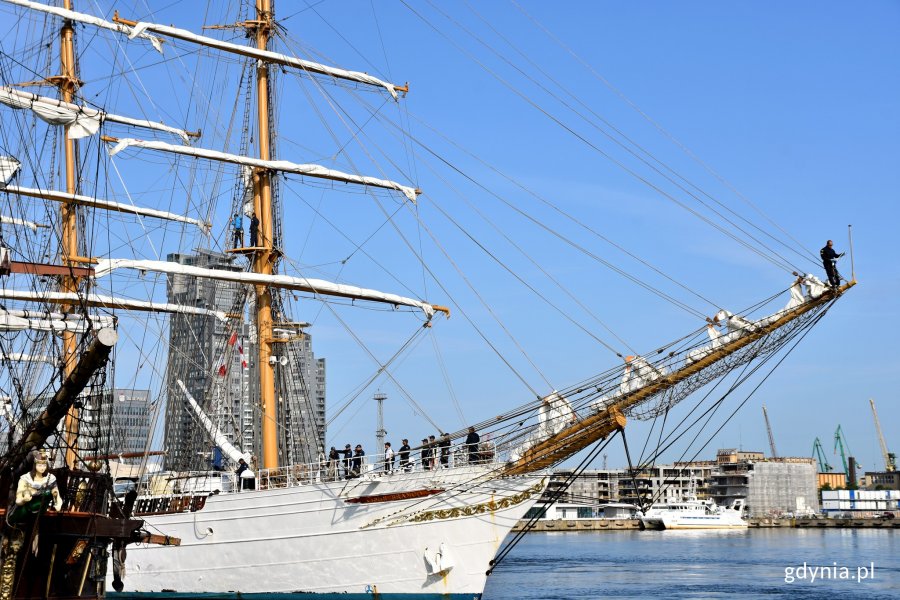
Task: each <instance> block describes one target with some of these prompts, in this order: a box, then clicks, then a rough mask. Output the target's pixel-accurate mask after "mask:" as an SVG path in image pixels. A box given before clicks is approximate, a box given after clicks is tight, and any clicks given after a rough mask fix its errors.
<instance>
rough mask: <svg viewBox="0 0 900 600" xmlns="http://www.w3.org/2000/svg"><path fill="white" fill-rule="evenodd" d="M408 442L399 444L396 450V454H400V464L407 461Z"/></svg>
mask: <svg viewBox="0 0 900 600" xmlns="http://www.w3.org/2000/svg"><path fill="white" fill-rule="evenodd" d="M409 450H410V448H409V444H403V445H402V446H400V450H398V451H397V454H398V455H399V456H400V464H401V465H405V464H406V463H408V462H409Z"/></svg>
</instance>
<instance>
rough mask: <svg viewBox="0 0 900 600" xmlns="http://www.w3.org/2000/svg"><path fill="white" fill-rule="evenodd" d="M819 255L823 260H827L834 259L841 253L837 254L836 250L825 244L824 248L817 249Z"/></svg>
mask: <svg viewBox="0 0 900 600" xmlns="http://www.w3.org/2000/svg"><path fill="white" fill-rule="evenodd" d="M819 256H821V257H822V260H823V261H829V260H834V259H836V258H838V257H839V256H841V255H840V254H838V253H837V252H835V251H834V248H832V247H830V246H825V247H824V248H822V249H821V250H819Z"/></svg>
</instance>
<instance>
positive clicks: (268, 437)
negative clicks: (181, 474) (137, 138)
mask: <svg viewBox="0 0 900 600" xmlns="http://www.w3.org/2000/svg"><path fill="white" fill-rule="evenodd" d="M247 26H248V27H255V29H256V47H257V48H258V49H260V50H265V49H266V45H267V44H268V43H269V32H270V30H271V26H272V5H271V2H270V0H256V22H255V23H254V22H251V23H248V24H247ZM256 108H257V110H256V119H257V135H258V137H259V158H260V159H261V160H271V158H272V157H271V150H270V131H269V127H270V123H269V66H268V64H267V63H265V62H259V63H258V64H257V66H256ZM253 208H254V210H255V212H256V215H257V217H258V218H259V231H258V232H256V233H257V235H256V236H255V237H257V246H259V247H258V248H255V249H254V255H253V270H254V271H256V272H257V273H262V274H264V275H271V274H272V273H273V272H274V269H275V261H276V260H277V256H276V255H275V254H274V253H273V247H272V242H273V238H272V232H273V230H274V228H273V221H274V214H273V211H272V180H271V174H270V172H269V171H268V170H266V169H261V168H257V169H255V170H254V172H253ZM251 227H252V225H251ZM255 291H256V303H255V306H256V330H257V336H258V338H257V339H258V343H257V348H258V363H257V364H258V369H259V398H260V405H261V406H260V408H261V409H262V410H261V413H262V466H263V467H265V468H267V469H276V468H278V430H277V428H276V422H277V421H276V420H277V418H278V415H277V410H276V409H277V407H276V405H275V365H274V364H270V362H269V358H270V357H271V356H272V292H271V289H270V288H269V287H268V286H265V285H258V286H256V288H255Z"/></svg>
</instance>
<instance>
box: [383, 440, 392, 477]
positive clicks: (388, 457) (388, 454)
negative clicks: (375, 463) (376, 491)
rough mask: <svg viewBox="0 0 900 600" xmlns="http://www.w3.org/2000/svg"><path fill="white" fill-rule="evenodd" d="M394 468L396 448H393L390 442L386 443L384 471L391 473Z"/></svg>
mask: <svg viewBox="0 0 900 600" xmlns="http://www.w3.org/2000/svg"><path fill="white" fill-rule="evenodd" d="M393 470H394V450H393V448H391V443H390V442H385V443H384V472H385V473H390V472H391V471H393Z"/></svg>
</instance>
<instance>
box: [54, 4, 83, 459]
mask: <svg viewBox="0 0 900 600" xmlns="http://www.w3.org/2000/svg"><path fill="white" fill-rule="evenodd" d="M63 6H64V8H65V9H66V10H71V9H72V0H65V2H64V4H63ZM74 34H75V32H74V30H73V29H72V23H71V22H70V21H68V20H64V21H63V26H62V31H61V32H60V65H61V67H62V75H61V76H59V77H57V78H55V79H56V80H57V83H58V85H59V91H60V96H61V97H62V100H63V101H64V102H72V100H73V99H74V97H75V91H76V89H77V87H78V83H79V82H78V78H77V77H76V73H75V40H74V38H75V35H74ZM69 127H70V125H67V126H66V127H65V129H64V131H65V134H64V136H63V145H64V147H65V156H66V192H67V193H68V194H71V195H73V196H74V195H75V194H76V193H77V192H78V190H77V183H76V181H75V152H76V148H75V140H74V139H71V138H70V137H69ZM76 206H77V205H76V204H74V203H72V202H67V201H64V202H63V203H62V204H61V205H60V211H61V217H62V219H61V227H62V231H61V236H60V255H61V259H62V262H63V264H64V265H67V266H70V267H72V266H75V261H76V257H77V256H78V214H77V209H76ZM78 282H79V278H78V276H77V275H75V273H74V272H73V273H72V274H70V275H63V276H62V278H61V280H60V291H62V292H63V293H71V294H74V293H76V292H77V291H78ZM71 308H72V306H71V305H66V306H64V307H63V310H64V312H68V311H69V310H71ZM75 344H76V342H75V333H74V332H71V331H66V332H64V333H63V377H64V378H65V377H68V376H69V374H70V373H71V372H72V370H73V369H74V368H75ZM65 431H66V432H67V439H66V465H67V466H68V467H69V468H70V469H71V468H73V467H74V466H75V458H76V450H75V446H76V443H77V440H78V408H77V407H76V406H75V405H74V404H73V405H72V407H71V408H69V412H68V414H67V415H66V422H65Z"/></svg>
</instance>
